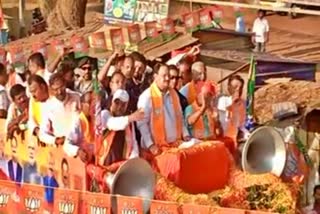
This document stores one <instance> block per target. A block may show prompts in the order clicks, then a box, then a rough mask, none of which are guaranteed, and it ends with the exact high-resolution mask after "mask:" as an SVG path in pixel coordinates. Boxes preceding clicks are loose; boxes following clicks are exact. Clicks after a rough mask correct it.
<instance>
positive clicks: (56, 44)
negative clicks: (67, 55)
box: [50, 39, 65, 55]
mask: <svg viewBox="0 0 320 214" xmlns="http://www.w3.org/2000/svg"><path fill="white" fill-rule="evenodd" d="M64 47H65V46H64V43H63V41H62V40H59V39H55V40H53V41H52V42H51V43H50V50H51V52H52V53H53V54H55V55H58V54H60V53H62V52H63V49H64Z"/></svg>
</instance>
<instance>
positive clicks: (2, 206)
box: [0, 180, 17, 213]
mask: <svg viewBox="0 0 320 214" xmlns="http://www.w3.org/2000/svg"><path fill="white" fill-rule="evenodd" d="M16 188H17V185H16V184H15V183H13V182H11V181H4V180H1V182H0V213H10V212H11V211H12V210H16V207H15V205H16V203H15V202H14V200H13V199H14V197H13V196H14V195H15V193H16Z"/></svg>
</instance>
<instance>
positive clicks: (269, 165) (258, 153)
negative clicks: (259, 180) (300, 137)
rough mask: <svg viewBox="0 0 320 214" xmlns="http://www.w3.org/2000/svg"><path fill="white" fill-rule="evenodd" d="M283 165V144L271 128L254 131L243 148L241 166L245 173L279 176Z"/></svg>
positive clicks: (277, 133) (279, 135)
mask: <svg viewBox="0 0 320 214" xmlns="http://www.w3.org/2000/svg"><path fill="white" fill-rule="evenodd" d="M285 164H286V147H285V142H284V140H283V138H282V136H281V134H280V133H279V132H278V131H277V130H276V129H275V128H273V127H270V126H263V127H260V128H258V129H256V130H255V131H254V132H253V133H252V134H251V135H250V137H249V139H248V140H247V141H246V142H245V144H244V146H243V149H242V157H241V165H242V169H243V170H244V171H245V172H248V173H250V174H263V173H273V174H274V175H276V176H280V175H281V174H282V171H283V170H284V167H285Z"/></svg>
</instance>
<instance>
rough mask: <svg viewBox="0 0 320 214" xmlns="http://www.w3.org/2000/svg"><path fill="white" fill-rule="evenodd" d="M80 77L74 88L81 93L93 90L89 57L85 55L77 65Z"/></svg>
mask: <svg viewBox="0 0 320 214" xmlns="http://www.w3.org/2000/svg"><path fill="white" fill-rule="evenodd" d="M78 67H79V68H80V70H81V77H80V79H79V80H78V81H77V82H76V84H75V89H76V91H77V92H79V93H81V94H85V93H87V92H90V91H92V90H93V84H92V65H91V62H90V59H89V58H87V57H85V58H83V59H81V60H80V62H79V66H78Z"/></svg>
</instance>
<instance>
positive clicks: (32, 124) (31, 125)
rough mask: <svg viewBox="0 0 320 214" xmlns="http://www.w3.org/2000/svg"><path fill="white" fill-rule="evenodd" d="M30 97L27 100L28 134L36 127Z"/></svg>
mask: <svg viewBox="0 0 320 214" xmlns="http://www.w3.org/2000/svg"><path fill="white" fill-rule="evenodd" d="M31 99H32V98H31ZM31 99H30V100H29V110H28V111H29V118H28V128H29V131H30V134H33V132H34V129H35V128H36V127H37V124H36V122H35V121H34V118H33V109H32V100H31Z"/></svg>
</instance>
